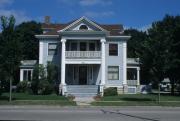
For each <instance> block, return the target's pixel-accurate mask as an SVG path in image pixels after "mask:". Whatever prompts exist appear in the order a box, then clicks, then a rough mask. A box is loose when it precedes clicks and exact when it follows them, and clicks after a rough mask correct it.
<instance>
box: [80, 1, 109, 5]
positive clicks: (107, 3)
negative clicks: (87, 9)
mask: <svg viewBox="0 0 180 121" xmlns="http://www.w3.org/2000/svg"><path fill="white" fill-rule="evenodd" d="M79 4H80V5H81V6H92V5H111V4H112V2H111V1H109V0H80V1H79Z"/></svg>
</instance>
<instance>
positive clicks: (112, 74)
mask: <svg viewBox="0 0 180 121" xmlns="http://www.w3.org/2000/svg"><path fill="white" fill-rule="evenodd" d="M108 80H119V66H108Z"/></svg>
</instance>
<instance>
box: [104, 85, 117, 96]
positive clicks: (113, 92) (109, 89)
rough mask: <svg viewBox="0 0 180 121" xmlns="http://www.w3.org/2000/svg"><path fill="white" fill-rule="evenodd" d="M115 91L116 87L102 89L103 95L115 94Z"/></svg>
mask: <svg viewBox="0 0 180 121" xmlns="http://www.w3.org/2000/svg"><path fill="white" fill-rule="evenodd" d="M116 95H118V93H117V87H109V88H107V89H104V96H116Z"/></svg>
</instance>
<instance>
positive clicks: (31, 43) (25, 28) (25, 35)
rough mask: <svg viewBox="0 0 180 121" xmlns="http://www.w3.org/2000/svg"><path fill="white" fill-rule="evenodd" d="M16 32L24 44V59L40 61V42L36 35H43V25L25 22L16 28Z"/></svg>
mask: <svg viewBox="0 0 180 121" xmlns="http://www.w3.org/2000/svg"><path fill="white" fill-rule="evenodd" d="M15 32H16V34H17V39H18V40H20V42H21V43H22V44H23V47H22V50H23V51H22V55H23V59H24V60H28V59H29V60H32V59H35V60H38V57H39V55H38V54H39V41H38V39H37V38H36V37H35V35H37V34H42V29H41V24H40V23H37V22H35V21H30V22H23V23H21V24H20V25H18V26H16V28H15Z"/></svg>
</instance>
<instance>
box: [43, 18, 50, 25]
mask: <svg viewBox="0 0 180 121" xmlns="http://www.w3.org/2000/svg"><path fill="white" fill-rule="evenodd" d="M50 19H51V17H50V16H45V17H44V23H45V24H50Z"/></svg>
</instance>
